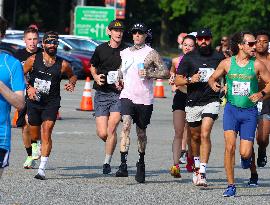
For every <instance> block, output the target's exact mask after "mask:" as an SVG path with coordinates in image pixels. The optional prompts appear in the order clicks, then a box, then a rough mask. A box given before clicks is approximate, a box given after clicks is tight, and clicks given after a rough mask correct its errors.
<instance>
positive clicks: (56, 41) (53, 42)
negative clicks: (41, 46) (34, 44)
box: [44, 39, 59, 45]
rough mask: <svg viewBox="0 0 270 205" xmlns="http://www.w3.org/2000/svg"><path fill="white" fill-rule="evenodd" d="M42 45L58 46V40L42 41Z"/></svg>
mask: <svg viewBox="0 0 270 205" xmlns="http://www.w3.org/2000/svg"><path fill="white" fill-rule="evenodd" d="M44 43H45V44H53V45H58V44H59V42H58V40H55V39H51V40H50V39H47V40H45V41H44Z"/></svg>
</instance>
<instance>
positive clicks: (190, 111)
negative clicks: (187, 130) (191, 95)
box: [185, 102, 220, 127]
mask: <svg viewBox="0 0 270 205" xmlns="http://www.w3.org/2000/svg"><path fill="white" fill-rule="evenodd" d="M219 108H220V103H219V102H211V103H208V104H206V105H202V106H193V107H189V106H186V108H185V111H186V120H187V122H188V124H189V126H190V127H198V126H200V125H201V124H202V119H203V118H204V117H210V118H212V119H213V120H216V119H217V118H218V113H219Z"/></svg>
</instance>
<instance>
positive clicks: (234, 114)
mask: <svg viewBox="0 0 270 205" xmlns="http://www.w3.org/2000/svg"><path fill="white" fill-rule="evenodd" d="M255 46H256V40H255V38H254V36H253V35H252V33H250V32H239V33H236V34H235V35H234V36H233V37H232V45H231V49H232V51H233V53H234V56H232V57H231V58H227V59H225V60H223V61H222V62H221V63H220V64H219V66H218V68H217V69H216V71H215V72H214V73H213V75H212V76H211V77H210V79H209V81H208V83H209V85H210V86H211V88H212V89H213V90H214V91H215V92H217V93H218V92H219V91H220V84H219V83H218V82H216V80H217V79H218V78H219V77H221V76H222V75H226V82H227V99H228V101H227V103H226V106H225V108H224V116H223V129H224V139H225V154H224V167H225V171H226V175H227V180H228V187H227V189H226V190H225V192H224V193H223V196H224V197H231V196H235V194H236V187H235V184H234V164H235V147H236V137H237V134H238V133H239V135H240V148H239V149H240V155H241V165H242V168H243V169H248V168H250V166H251V158H252V152H253V141H254V137H255V131H256V127H257V114H258V110H257V107H256V103H257V102H258V101H259V100H260V99H262V98H263V97H264V96H265V95H266V94H269V93H270V83H269V82H270V73H269V72H268V70H267V68H266V66H265V65H264V63H263V62H261V61H260V60H257V59H255V58H254V57H253V56H254V55H255V49H256V47H255ZM259 76H260V78H261V79H262V80H263V81H264V82H265V83H267V85H266V87H265V88H264V89H263V90H262V91H259V92H258V77H259Z"/></svg>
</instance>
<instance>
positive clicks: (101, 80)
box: [93, 74, 105, 85]
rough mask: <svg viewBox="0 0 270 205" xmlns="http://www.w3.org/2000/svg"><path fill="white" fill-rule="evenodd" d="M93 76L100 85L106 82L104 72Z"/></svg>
mask: <svg viewBox="0 0 270 205" xmlns="http://www.w3.org/2000/svg"><path fill="white" fill-rule="evenodd" d="M93 77H94V80H95V81H96V82H97V84H98V85H104V83H105V75H104V74H99V75H95V76H93Z"/></svg>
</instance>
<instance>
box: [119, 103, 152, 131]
mask: <svg viewBox="0 0 270 205" xmlns="http://www.w3.org/2000/svg"><path fill="white" fill-rule="evenodd" d="M152 111H153V105H143V104H134V103H133V102H132V101H131V100H129V99H127V98H123V99H121V115H130V116H131V117H132V119H133V123H136V125H137V126H138V127H139V128H141V129H146V128H147V125H148V124H150V119H151V116H152Z"/></svg>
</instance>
